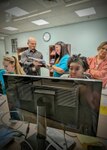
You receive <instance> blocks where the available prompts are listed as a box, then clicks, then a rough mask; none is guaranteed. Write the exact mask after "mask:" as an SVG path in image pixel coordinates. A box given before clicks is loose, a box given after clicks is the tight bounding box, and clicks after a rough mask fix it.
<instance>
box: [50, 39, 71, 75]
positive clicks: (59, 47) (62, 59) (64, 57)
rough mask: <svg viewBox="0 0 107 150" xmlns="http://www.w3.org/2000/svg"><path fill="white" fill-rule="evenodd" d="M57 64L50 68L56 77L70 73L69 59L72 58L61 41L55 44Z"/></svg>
mask: <svg viewBox="0 0 107 150" xmlns="http://www.w3.org/2000/svg"><path fill="white" fill-rule="evenodd" d="M55 53H56V58H55V64H54V65H51V64H49V68H50V69H52V70H53V76H54V77H60V76H61V75H62V74H64V73H66V72H68V65H67V62H68V59H69V57H70V54H69V51H68V49H67V46H66V44H65V43H64V42H62V41H59V42H57V43H56V44H55Z"/></svg>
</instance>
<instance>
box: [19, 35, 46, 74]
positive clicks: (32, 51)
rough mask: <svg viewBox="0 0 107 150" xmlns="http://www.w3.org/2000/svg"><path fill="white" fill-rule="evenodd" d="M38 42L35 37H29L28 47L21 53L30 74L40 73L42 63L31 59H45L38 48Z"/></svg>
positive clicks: (22, 62)
mask: <svg viewBox="0 0 107 150" xmlns="http://www.w3.org/2000/svg"><path fill="white" fill-rule="evenodd" d="M36 44H37V41H36V39H35V38H34V37H29V39H28V42H27V45H28V49H27V50H26V51H24V52H23V53H22V55H21V64H22V66H23V68H24V71H25V72H26V74H28V75H40V67H41V64H40V63H39V62H37V61H35V60H34V59H31V58H37V59H43V55H42V53H41V52H39V51H38V50H36ZM29 58H30V59H29Z"/></svg>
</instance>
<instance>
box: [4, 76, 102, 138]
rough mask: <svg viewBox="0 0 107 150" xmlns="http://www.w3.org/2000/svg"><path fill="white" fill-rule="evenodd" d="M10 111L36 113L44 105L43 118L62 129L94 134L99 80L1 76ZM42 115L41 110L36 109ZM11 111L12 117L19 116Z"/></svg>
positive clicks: (96, 123) (99, 93)
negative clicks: (55, 123)
mask: <svg viewBox="0 0 107 150" xmlns="http://www.w3.org/2000/svg"><path fill="white" fill-rule="evenodd" d="M3 77H4V82H5V88H6V94H7V100H8V103H9V109H10V111H13V110H16V109H21V110H26V111H29V112H32V113H34V114H37V112H38V110H37V108H38V107H37V106H39V107H42V106H45V107H46V117H47V118H48V119H51V120H54V121H57V122H59V123H61V124H63V125H64V127H65V130H68V129H70V130H71V131H73V132H77V133H81V134H85V135H89V136H96V134H97V126H98V118H99V108H100V98H101V89H102V82H101V81H99V80H93V79H76V78H68V79H64V78H55V77H41V76H29V75H24V76H23V75H4V76H3ZM40 113H41V114H42V115H43V116H45V112H44V110H41V112H40ZM18 117H19V116H18V115H15V114H13V113H11V118H12V119H20V118H18Z"/></svg>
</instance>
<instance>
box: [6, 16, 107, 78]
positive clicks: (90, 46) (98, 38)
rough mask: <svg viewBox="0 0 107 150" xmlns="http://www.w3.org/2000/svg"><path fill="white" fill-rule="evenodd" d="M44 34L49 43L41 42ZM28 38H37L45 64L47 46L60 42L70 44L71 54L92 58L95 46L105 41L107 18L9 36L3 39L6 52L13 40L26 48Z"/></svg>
mask: <svg viewBox="0 0 107 150" xmlns="http://www.w3.org/2000/svg"><path fill="white" fill-rule="evenodd" d="M35 28H36V26H35ZM44 32H50V33H51V40H50V41H49V42H44V41H43V33H44ZM29 36H34V37H36V38H37V49H38V50H39V51H41V52H42V53H43V56H44V59H45V60H46V61H47V62H48V60H49V56H48V55H49V53H48V52H49V45H52V44H54V43H56V42H57V41H60V40H62V41H64V42H65V43H69V44H71V52H72V53H73V54H75V53H76V54H78V53H81V54H82V55H84V56H93V55H95V54H96V53H97V50H96V49H97V46H98V45H99V44H100V43H101V42H102V41H106V40H107V18H105V19H99V20H94V21H89V22H82V23H76V24H70V25H66V26H59V27H54V28H48V29H43V30H38V31H33V32H27V33H20V34H16V35H11V36H9V37H6V39H5V41H6V45H5V46H6V50H8V51H10V54H11V39H13V38H17V39H18V47H24V46H27V39H28V37H29ZM47 74H48V70H46V69H42V75H47Z"/></svg>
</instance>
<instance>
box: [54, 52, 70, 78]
mask: <svg viewBox="0 0 107 150" xmlns="http://www.w3.org/2000/svg"><path fill="white" fill-rule="evenodd" d="M69 57H70V55H68V54H66V55H64V56H63V57H62V58H61V59H60V61H59V63H58V64H55V66H56V67H59V68H61V69H63V70H64V71H65V72H67V71H68V66H67V63H68V59H69ZM61 75H62V74H60V73H58V72H56V71H54V72H53V76H54V77H60V76H61Z"/></svg>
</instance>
